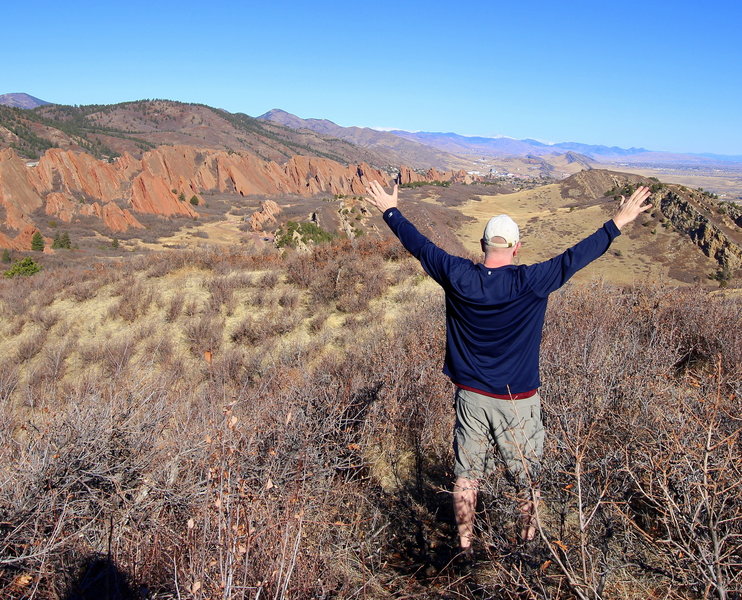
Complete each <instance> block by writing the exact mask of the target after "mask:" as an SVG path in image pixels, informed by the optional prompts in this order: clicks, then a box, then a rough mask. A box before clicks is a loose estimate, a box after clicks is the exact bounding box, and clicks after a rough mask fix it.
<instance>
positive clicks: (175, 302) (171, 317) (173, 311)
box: [165, 292, 185, 323]
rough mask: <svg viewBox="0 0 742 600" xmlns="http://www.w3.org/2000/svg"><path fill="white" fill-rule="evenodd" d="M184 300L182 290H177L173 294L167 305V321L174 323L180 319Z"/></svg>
mask: <svg viewBox="0 0 742 600" xmlns="http://www.w3.org/2000/svg"><path fill="white" fill-rule="evenodd" d="M184 302H185V296H184V295H183V293H182V292H176V293H175V294H173V296H172V297H171V298H170V302H169V303H168V305H167V310H166V311H165V322H166V323H174V322H175V321H177V320H178V316H179V315H180V311H181V310H183V303H184Z"/></svg>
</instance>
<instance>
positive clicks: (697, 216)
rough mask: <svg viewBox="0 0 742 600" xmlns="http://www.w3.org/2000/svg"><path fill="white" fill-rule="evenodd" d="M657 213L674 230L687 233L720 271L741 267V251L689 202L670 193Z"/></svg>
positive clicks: (724, 233) (719, 228)
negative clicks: (666, 219)
mask: <svg viewBox="0 0 742 600" xmlns="http://www.w3.org/2000/svg"><path fill="white" fill-rule="evenodd" d="M660 209H661V210H662V213H663V214H664V215H665V216H666V217H667V218H668V219H669V220H670V222H671V223H672V225H673V227H675V229H677V230H678V231H682V232H684V233H687V234H688V236H689V237H690V239H691V240H693V242H694V243H695V244H696V245H697V246H698V247H699V248H700V249H701V250H703V253H704V254H705V255H706V256H708V257H710V258H713V259H715V260H716V261H717V262H718V263H719V265H720V266H721V267H722V268H726V269H730V270H735V269H738V268H740V267H742V248H740V246H739V245H738V244H736V243H735V242H734V241H732V240H731V239H730V237H729V235H727V234H726V232H724V231H723V230H722V228H721V227H719V226H718V225H716V224H714V223H712V222H711V221H710V220H709V218H708V217H707V216H706V215H704V214H703V213H702V211H701V210H699V209H698V208H697V207H695V206H693V204H692V203H691V202H690V201H689V200H687V199H684V198H681V197H680V196H679V195H678V194H677V193H675V192H673V191H670V192H668V193H666V194H665V195H664V196H663V197H662V199H661V200H660Z"/></svg>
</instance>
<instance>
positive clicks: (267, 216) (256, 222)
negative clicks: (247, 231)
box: [250, 200, 281, 231]
mask: <svg viewBox="0 0 742 600" xmlns="http://www.w3.org/2000/svg"><path fill="white" fill-rule="evenodd" d="M280 212H281V207H280V206H278V204H276V203H275V202H273V200H265V201H264V202H261V203H260V210H258V211H256V212H254V213H253V214H252V215H251V216H250V228H251V229H252V230H253V231H262V230H263V226H264V225H265V224H266V223H272V224H274V225H275V224H277V223H278V219H276V215H277V214H279V213H280Z"/></svg>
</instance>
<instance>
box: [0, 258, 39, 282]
mask: <svg viewBox="0 0 742 600" xmlns="http://www.w3.org/2000/svg"><path fill="white" fill-rule="evenodd" d="M39 271H41V265H40V264H38V263H37V262H35V261H34V259H33V258H28V257H26V258H22V259H20V260H17V261H15V262H14V263H13V266H12V267H10V269H8V270H7V271H5V273H3V276H4V277H8V278H10V277H16V276H19V275H20V276H21V277H29V276H31V275H33V274H34V273H38V272H39Z"/></svg>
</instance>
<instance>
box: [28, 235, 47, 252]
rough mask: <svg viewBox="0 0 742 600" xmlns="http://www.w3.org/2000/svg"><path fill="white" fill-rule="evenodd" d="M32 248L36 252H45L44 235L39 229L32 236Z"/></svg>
mask: <svg viewBox="0 0 742 600" xmlns="http://www.w3.org/2000/svg"><path fill="white" fill-rule="evenodd" d="M31 250H34V251H36V252H43V250H44V236H42V235H41V232H39V231H37V232H36V233H34V234H33V237H32V238H31Z"/></svg>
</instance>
